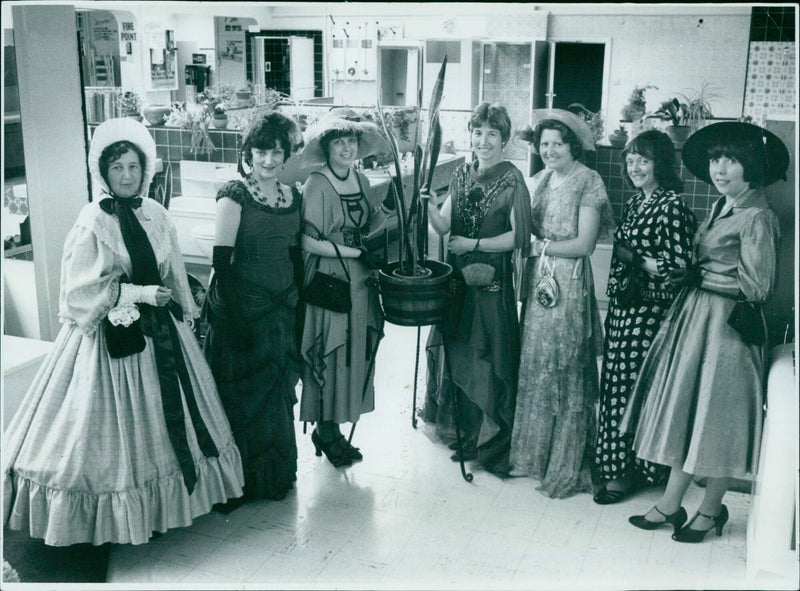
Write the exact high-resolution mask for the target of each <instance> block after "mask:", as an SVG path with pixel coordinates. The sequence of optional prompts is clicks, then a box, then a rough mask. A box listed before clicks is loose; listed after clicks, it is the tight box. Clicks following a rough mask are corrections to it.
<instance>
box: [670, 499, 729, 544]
mask: <svg viewBox="0 0 800 591" xmlns="http://www.w3.org/2000/svg"><path fill="white" fill-rule="evenodd" d="M698 517H705V518H706V519H710V520H711V521H712V522H713V525H712V526H711V527H709V528H708V529H691V525H692V524H693V523H694V520H695V519H697V518H698ZM728 517H729V515H728V508H727V507H726V506H725V505H722V509H720V512H719V515H717V516H716V517H712V516H711V515H706V514H705V513H700V511H698V512H697V513H695V514H694V517H692V520H691V521H690V522H689V523H688V524H687V525H686V527H682V528H681V529H679V530H676V531H675V533H674V534H672V539H673V540H675V541H676V542H684V543H687V544H697V543H699V542H702V541H703V540H704V539H705V537H706V534H707V533H708V532H710V531H711V530H712V529H716V530H717V537H719V536H721V535H722V528H723V527H724V526H725V524H726V523H728Z"/></svg>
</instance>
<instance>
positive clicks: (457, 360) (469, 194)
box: [423, 103, 530, 477]
mask: <svg viewBox="0 0 800 591" xmlns="http://www.w3.org/2000/svg"><path fill="white" fill-rule="evenodd" d="M469 130H470V144H471V147H472V150H473V152H474V154H475V160H474V161H473V162H471V163H465V164H463V165H462V166H460V167H459V168H458V169H457V170H456V172H455V174H454V176H453V180H452V182H451V183H450V190H449V191H448V192H447V193H446V194H444V195H441V196H439V195H436V193H435V192H428V193H425V194H423V197H424V198H426V199H428V204H427V209H428V215H429V219H430V222H431V225H432V226H433V228H434V230H435V231H436V232H437V233H438V234H439V235H442V236H443V235H445V234H447V233H449V234H450V241H449V243H448V250H449V254H448V258H447V260H448V262H449V263H450V264H451V265H452V266H453V267H454V269H455V272H456V275H457V276H461V277H462V278H463V280H464V282H465V283H466V286H465V287H464V290H463V292H464V293H463V295H462V296H461V297H459V298H458V300H457V301H458V304H457V305H453V306H451V307H450V308H449V310H448V317H447V319H446V320H445V322H444V323H443V325H442V326H441V327H440V328H439V327H435V328H434V329H433V330H431V335H430V337H429V339H428V354H429V357H428V359H429V373H430V374H431V378H430V381H429V390H430V393H429V394H428V400H427V401H426V408H427V411H428V412H429V413H431V414H430V415H428V416H429V419H435V420H436V421H437V422H438V423H439V425H438V427H439V430H440V431H441V430H442V429H441V427H442V423H444V424H449V420H448V419H449V417H447V415H446V414H445V413H448V412H449V411H450V410H451V408H452V405H453V403H454V402H455V397H456V396H457V397H458V408H459V411H460V412H459V415H460V416H458V417H456V419H457V420H458V421H459V427H460V429H461V430H462V432H463V433H464V434H465V437H464V442H463V444H462V447H461V449H460V450H459V449H458V442H457V441H456V442H454V443H453V444H451V446H450V447H451V448H452V449H454V450H456V453H455V454H453V456H452V459H453V460H454V461H458V460H461V459H463V460H473V459H474V460H477V462H478V464H480V465H481V466H482V467H483V468H484V469H485V470H487V471H489V472H492V473H494V474H496V475H498V476H501V477H502V476H507V475H508V471H509V469H510V466H509V462H508V453H509V447H510V440H511V428H512V425H513V421H514V404H515V401H516V386H517V384H516V377H517V368H518V367H519V322H518V319H517V306H516V302H517V297H516V293H517V292H516V290H515V284H518V283H519V272H520V267H519V264H520V263H521V261H522V255H523V254H524V253H526V252H527V247H528V246H529V244H530V195H529V193H528V189H527V187H526V186H525V179H524V178H523V176H522V173H520V171H519V170H518V169H517V168H516V167H515V166H514V165H513V164H512V163H511V162H509V161H508V160H506V158H505V154H504V149H505V146H506V143H507V142H508V140H509V138H510V137H511V119H510V118H509V116H508V112H507V111H506V109H505V107H503V106H501V105H497V104H490V103H481V104H480V105H478V106H477V107H475V109H474V110H473V111H472V116H471V117H470V120H469ZM440 206H441V209H439V207H440ZM515 255H516V256H515ZM515 263H516V264H515ZM481 265H482V267H481ZM476 268H477V269H479V270H480V269H481V268H483V269H484V270H486V271H488V273H487V275H486V276H485V277H484V278H481V277H479V276H476V275H474V274H471V272H472V271H473V270H474V269H476ZM445 339H446V347H447V348H446V350H445V349H444V345H445V342H444V340H445ZM445 351H446V353H447V354H448V355H449V356H450V359H444V354H445ZM445 364H447V365H448V366H450V371H444V367H443V366H444V365H445ZM433 408H436V409H438V413H436V416H431V415H432V414H433V413H434V411H433V410H432V409H433Z"/></svg>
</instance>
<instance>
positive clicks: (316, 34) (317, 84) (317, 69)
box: [245, 29, 324, 96]
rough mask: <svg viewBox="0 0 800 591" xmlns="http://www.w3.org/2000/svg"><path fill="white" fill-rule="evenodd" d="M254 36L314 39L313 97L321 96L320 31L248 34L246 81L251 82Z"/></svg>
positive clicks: (282, 31)
mask: <svg viewBox="0 0 800 591" xmlns="http://www.w3.org/2000/svg"><path fill="white" fill-rule="evenodd" d="M254 35H267V36H272V37H292V36H294V37H311V38H312V39H314V96H324V95H323V80H324V78H323V76H322V31H313V30H305V29H302V30H301V29H262V30H261V31H259V32H258V33H250V32H248V33H247V35H246V37H247V41H246V42H247V51H246V52H245V53H246V54H247V79H248V80H250V81H253V80H254V79H255V77H254V76H253V55H255V52H254V51H253V45H252V40H253V36H254Z"/></svg>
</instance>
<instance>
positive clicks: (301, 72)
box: [289, 37, 314, 100]
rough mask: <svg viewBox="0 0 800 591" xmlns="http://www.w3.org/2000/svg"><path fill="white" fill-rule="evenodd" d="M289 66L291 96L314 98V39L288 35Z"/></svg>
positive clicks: (302, 98)
mask: <svg viewBox="0 0 800 591" xmlns="http://www.w3.org/2000/svg"><path fill="white" fill-rule="evenodd" d="M289 68H290V70H291V82H290V89H291V91H290V94H291V96H292V98H293V99H295V100H305V99H312V98H314V40H313V39H312V38H311V37H289Z"/></svg>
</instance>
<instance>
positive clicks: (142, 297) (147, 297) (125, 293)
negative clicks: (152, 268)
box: [118, 283, 158, 306]
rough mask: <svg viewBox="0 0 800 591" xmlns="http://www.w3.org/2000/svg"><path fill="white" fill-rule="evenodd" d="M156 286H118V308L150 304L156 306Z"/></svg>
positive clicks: (123, 284)
mask: <svg viewBox="0 0 800 591" xmlns="http://www.w3.org/2000/svg"><path fill="white" fill-rule="evenodd" d="M157 291H158V285H134V284H133V283H122V284H120V286H119V304H118V305H120V306H123V305H128V304H137V303H141V304H150V305H151V306H156V305H157V304H156V292H157Z"/></svg>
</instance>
